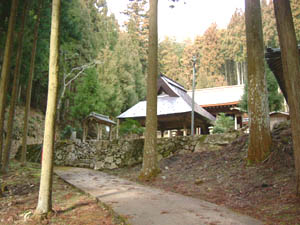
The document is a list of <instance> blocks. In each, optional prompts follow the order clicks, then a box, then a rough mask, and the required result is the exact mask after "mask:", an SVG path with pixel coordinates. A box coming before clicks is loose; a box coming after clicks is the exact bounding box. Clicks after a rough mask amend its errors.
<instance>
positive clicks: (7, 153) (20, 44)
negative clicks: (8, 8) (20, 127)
mask: <svg viewBox="0 0 300 225" xmlns="http://www.w3.org/2000/svg"><path fill="white" fill-rule="evenodd" d="M27 9H28V0H25V2H24V9H23V14H22V20H21V21H22V24H21V29H20V31H19V35H18V50H17V58H16V67H15V71H14V81H13V88H12V95H11V99H10V107H9V116H8V121H7V134H6V139H5V145H4V150H3V160H2V168H1V172H2V173H7V170H8V164H9V158H10V151H11V141H12V140H11V139H12V132H13V126H14V116H15V106H16V101H17V97H18V89H19V80H20V67H21V62H22V54H23V39H24V38H23V37H24V28H25V23H26V14H27Z"/></svg>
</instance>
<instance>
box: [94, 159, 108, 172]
mask: <svg viewBox="0 0 300 225" xmlns="http://www.w3.org/2000/svg"><path fill="white" fill-rule="evenodd" d="M104 164H105V163H104V162H102V161H98V162H96V163H95V166H94V170H101V169H103V168H104Z"/></svg>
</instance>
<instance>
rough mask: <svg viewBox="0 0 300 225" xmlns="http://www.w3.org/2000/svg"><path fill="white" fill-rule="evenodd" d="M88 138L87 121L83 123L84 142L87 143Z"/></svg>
mask: <svg viewBox="0 0 300 225" xmlns="http://www.w3.org/2000/svg"><path fill="white" fill-rule="evenodd" d="M86 136H87V120H85V121H84V122H83V134H82V141H83V142H85V141H86Z"/></svg>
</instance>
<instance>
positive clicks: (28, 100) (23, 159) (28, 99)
mask: <svg viewBox="0 0 300 225" xmlns="http://www.w3.org/2000/svg"><path fill="white" fill-rule="evenodd" d="M42 3H43V0H39V3H38V9H37V19H36V23H35V26H34V35H33V44H32V52H31V59H30V69H29V77H28V82H27V89H26V104H25V114H24V128H23V137H22V154H21V162H22V163H25V162H26V152H27V133H28V119H29V113H30V103H31V90H32V80H33V75H34V66H35V56H36V47H37V40H38V30H39V25H40V17H41V7H42Z"/></svg>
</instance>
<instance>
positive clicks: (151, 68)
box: [140, 0, 159, 180]
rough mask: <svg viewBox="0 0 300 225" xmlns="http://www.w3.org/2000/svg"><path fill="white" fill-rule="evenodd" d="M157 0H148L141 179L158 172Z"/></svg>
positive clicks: (147, 178) (150, 176) (146, 178)
mask: <svg viewBox="0 0 300 225" xmlns="http://www.w3.org/2000/svg"><path fill="white" fill-rule="evenodd" d="M157 1H158V0H150V27H149V29H150V31H149V53H148V78H147V116H146V133H145V143H144V155H143V167H142V170H141V174H140V179H141V180H150V179H152V178H154V177H155V176H156V175H157V173H158V172H159V168H158V163H157V150H156V147H157V146H156V143H157V76H158V62H157V48H158V38H157Z"/></svg>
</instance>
